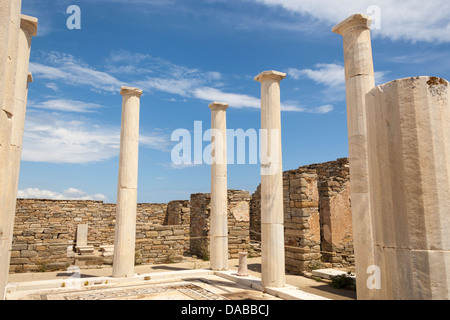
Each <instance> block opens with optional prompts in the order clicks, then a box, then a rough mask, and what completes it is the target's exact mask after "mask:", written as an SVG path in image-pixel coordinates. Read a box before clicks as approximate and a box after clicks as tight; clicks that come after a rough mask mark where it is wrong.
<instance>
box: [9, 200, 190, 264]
mask: <svg viewBox="0 0 450 320" xmlns="http://www.w3.org/2000/svg"><path fill="white" fill-rule="evenodd" d="M168 207H170V210H168ZM188 209H189V202H187V203H186V202H183V201H181V202H173V203H170V204H169V205H168V204H138V206H137V219H136V220H137V227H136V252H137V256H136V257H137V260H139V261H137V263H140V262H143V263H158V262H161V261H171V260H179V257H180V256H182V255H183V254H184V252H185V251H186V248H187V247H186V243H188V241H186V239H185V238H186V237H187V236H189V219H188V218H189V217H188V216H189V210H188ZM177 210H178V211H179V212H178V213H177ZM168 211H170V213H171V215H172V216H175V215H177V216H178V217H180V218H179V220H178V221H179V223H178V224H176V225H167V220H168V218H167V216H168V214H167V212H168ZM115 217H116V205H115V204H108V203H103V202H99V201H56V200H35V199H32V200H31V199H30V200H28V199H27V200H24V199H19V200H17V210H16V219H15V228H14V239H13V244H12V252H11V264H10V265H11V266H10V270H11V271H12V272H18V271H39V270H41V271H44V270H45V269H52V268H64V267H66V266H67V265H71V264H73V263H74V261H73V258H68V255H67V252H68V249H69V251H71V249H73V246H74V245H75V244H76V231H77V226H78V225H79V224H88V225H89V229H88V244H89V245H92V246H94V248H95V249H96V250H97V251H98V250H100V247H101V246H105V245H113V244H114V227H115ZM183 223H184V225H183ZM164 224H165V225H164ZM150 236H151V237H150ZM105 261H106V262H108V259H106V260H105Z"/></svg>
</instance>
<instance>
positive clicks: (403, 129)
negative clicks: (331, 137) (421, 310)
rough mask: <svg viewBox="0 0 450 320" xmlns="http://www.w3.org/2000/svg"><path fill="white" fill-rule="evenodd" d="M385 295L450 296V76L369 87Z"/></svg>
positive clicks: (373, 180)
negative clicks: (448, 78)
mask: <svg viewBox="0 0 450 320" xmlns="http://www.w3.org/2000/svg"><path fill="white" fill-rule="evenodd" d="M367 126H368V130H367V139H368V155H369V174H370V184H371V187H370V194H371V196H370V199H371V203H372V206H371V208H372V212H373V225H374V228H373V232H374V242H375V264H376V265H377V266H378V267H379V268H380V284H379V290H377V296H376V298H377V299H382V300H392V299H395V300H431V299H433V300H449V299H450V83H449V82H448V81H446V80H444V79H441V78H435V77H414V78H406V79H400V80H395V81H391V82H389V83H386V84H383V85H381V86H378V87H376V88H375V89H373V90H372V91H371V92H370V93H369V94H367Z"/></svg>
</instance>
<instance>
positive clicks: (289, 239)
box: [250, 158, 354, 273]
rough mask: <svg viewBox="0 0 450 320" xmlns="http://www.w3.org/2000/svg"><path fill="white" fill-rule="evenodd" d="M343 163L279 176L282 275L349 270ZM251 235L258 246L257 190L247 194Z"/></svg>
mask: <svg viewBox="0 0 450 320" xmlns="http://www.w3.org/2000/svg"><path fill="white" fill-rule="evenodd" d="M349 180H350V178H349V164H348V159H346V158H344V159H338V160H336V161H331V162H327V163H321V164H313V165H309V166H304V167H300V168H299V169H296V170H291V171H287V172H284V174H283V192H284V195H283V196H284V198H283V200H284V227H285V256H286V258H285V259H286V270H287V271H290V272H293V273H302V272H304V271H307V270H311V269H315V268H319V267H349V266H353V265H354V255H353V237H352V218H351V203H350V182H349ZM250 216H251V222H250V236H251V240H252V242H259V241H261V236H260V221H261V188H260V186H259V187H258V188H257V190H256V192H255V193H254V194H253V195H252V202H251V215H250Z"/></svg>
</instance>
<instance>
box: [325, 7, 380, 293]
mask: <svg viewBox="0 0 450 320" xmlns="http://www.w3.org/2000/svg"><path fill="white" fill-rule="evenodd" d="M370 25H371V18H370V17H369V16H366V15H363V14H355V15H352V16H351V17H349V18H347V19H346V20H344V21H342V22H341V23H339V24H338V25H336V26H335V27H334V28H333V29H332V31H333V32H335V33H338V34H340V35H342V36H343V38H344V60H345V79H346V92H347V118H348V140H349V161H350V187H351V201H352V217H353V218H352V219H353V243H354V252H355V269H356V286H357V295H358V299H360V300H369V299H373V298H374V294H375V290H370V289H369V288H368V286H367V279H368V277H369V275H368V273H367V271H368V268H369V267H371V266H373V265H374V256H373V255H374V252H373V231H372V216H371V208H370V199H369V172H368V157H367V129H366V118H367V116H366V94H367V93H368V92H369V91H370V90H372V89H373V88H374V87H375V77H374V69H373V59H372V44H371V35H370Z"/></svg>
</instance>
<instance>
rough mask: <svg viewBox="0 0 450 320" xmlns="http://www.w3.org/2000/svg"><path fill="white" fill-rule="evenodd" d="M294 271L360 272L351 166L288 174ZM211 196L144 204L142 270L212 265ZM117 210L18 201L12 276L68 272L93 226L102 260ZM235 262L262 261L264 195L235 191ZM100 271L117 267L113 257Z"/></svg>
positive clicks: (91, 240)
mask: <svg viewBox="0 0 450 320" xmlns="http://www.w3.org/2000/svg"><path fill="white" fill-rule="evenodd" d="M283 192H284V198H283V199H284V218H285V219H284V225H285V247H286V270H287V271H290V272H293V273H301V272H303V271H305V270H309V269H314V268H317V267H347V266H352V265H353V264H354V256H353V242H352V238H353V237H352V221H351V204H350V183H349V165H348V160H347V159H338V160H337V161H332V162H327V163H322V164H314V165H310V166H304V167H300V168H299V169H296V170H291V171H287V172H284V173H283ZM210 201H211V199H210V194H205V193H200V194H192V195H191V199H190V201H189V200H184V201H172V202H169V203H168V204H138V206H137V219H136V220H137V225H136V263H167V262H175V261H180V260H181V259H182V258H183V256H185V255H189V254H192V255H196V256H198V257H201V258H204V259H209V236H210V234H209V230H210V226H209V223H210V221H209V220H210ZM115 218H116V205H115V204H107V203H103V202H100V201H56V200H34V199H33V200H31V199H19V200H17V212H16V218H15V229H14V238H13V244H12V251H11V266H10V270H11V272H22V271H44V270H49V269H54V268H57V269H63V268H66V267H67V266H69V265H72V264H73V263H74V258H73V257H71V255H70V254H69V255H68V252H70V251H71V250H72V249H73V248H74V246H75V244H76V232H77V226H78V225H81V224H87V225H88V226H89V228H88V239H87V240H88V241H87V242H88V245H92V246H94V249H95V250H96V252H97V253H98V252H99V250H100V248H101V247H102V246H108V245H109V246H111V245H113V244H114V233H115V232H114V228H115ZM228 230H229V234H228V236H229V238H228V239H229V241H228V242H229V258H238V257H239V252H248V253H249V255H250V256H257V255H259V252H258V245H259V244H260V241H261V188H260V186H259V187H258V189H257V191H256V192H255V193H254V194H253V195H252V196H250V194H249V192H247V191H238V190H229V191H228ZM92 263H94V264H95V263H98V264H101V263H112V259H111V257H109V258H107V259H103V260H101V259H100V260H96V261H94V262H92Z"/></svg>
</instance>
